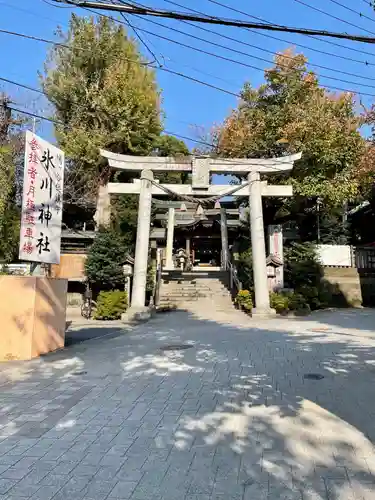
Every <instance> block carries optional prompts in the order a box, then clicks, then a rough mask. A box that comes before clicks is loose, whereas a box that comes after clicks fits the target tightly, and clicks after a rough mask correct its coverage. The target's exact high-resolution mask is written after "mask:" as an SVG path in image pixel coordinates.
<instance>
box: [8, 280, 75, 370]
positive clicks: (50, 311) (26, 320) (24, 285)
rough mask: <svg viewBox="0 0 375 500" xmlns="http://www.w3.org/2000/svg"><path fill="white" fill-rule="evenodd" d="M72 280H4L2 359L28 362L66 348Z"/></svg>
mask: <svg viewBox="0 0 375 500" xmlns="http://www.w3.org/2000/svg"><path fill="white" fill-rule="evenodd" d="M67 286H68V281H67V280H64V279H54V278H39V277H33V276H1V277H0V318H1V332H0V360H1V361H6V360H16V359H17V360H27V359H32V358H35V357H37V356H39V355H41V354H46V353H48V352H51V351H55V350H56V349H60V348H62V347H64V343H65V320H66V297H67Z"/></svg>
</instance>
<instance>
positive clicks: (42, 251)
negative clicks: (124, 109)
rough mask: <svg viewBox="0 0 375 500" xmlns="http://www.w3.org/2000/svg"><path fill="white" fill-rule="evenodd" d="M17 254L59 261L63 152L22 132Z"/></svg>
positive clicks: (44, 260) (24, 257)
mask: <svg viewBox="0 0 375 500" xmlns="http://www.w3.org/2000/svg"><path fill="white" fill-rule="evenodd" d="M23 182H24V184H23V199H22V215H21V217H22V218H21V234H20V251H19V258H20V259H21V260H28V261H33V262H43V263H46V264H58V263H59V262H60V245H61V218H62V198H63V187H64V153H63V152H62V151H61V150H60V149H58V148H56V147H55V146H53V145H52V144H50V143H48V142H47V141H45V140H43V139H41V138H40V137H38V136H36V135H35V134H33V133H31V132H29V131H28V132H26V147H25V165H24V181H23Z"/></svg>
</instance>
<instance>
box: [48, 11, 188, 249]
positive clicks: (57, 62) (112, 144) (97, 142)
mask: <svg viewBox="0 0 375 500" xmlns="http://www.w3.org/2000/svg"><path fill="white" fill-rule="evenodd" d="M60 35H61V38H62V40H63V42H64V46H57V47H55V48H54V49H53V50H52V51H51V53H50V56H49V58H48V61H47V63H46V65H45V73H44V76H43V77H42V82H43V89H44V91H45V92H46V94H47V95H48V98H49V100H50V102H51V103H52V104H53V106H54V109H55V118H56V120H57V121H58V122H59V124H58V125H56V127H55V134H56V138H57V142H58V144H59V146H60V147H61V148H62V149H63V150H64V151H65V153H66V156H67V158H69V161H68V164H67V169H66V175H65V177H66V185H65V193H66V199H65V204H66V206H68V204H69V207H70V211H71V212H72V213H73V215H74V213H75V210H74V206H75V205H82V206H83V207H84V208H86V210H87V211H89V208H90V209H91V210H92V207H94V206H95V201H96V195H97V189H98V186H99V185H100V183H103V182H106V181H108V180H109V178H110V175H111V176H112V180H113V181H118V182H129V181H130V179H131V178H134V177H135V175H134V172H132V173H129V172H116V173H110V172H109V169H108V167H107V164H106V162H105V161H103V160H102V159H101V158H100V152H99V150H100V148H103V149H108V150H110V151H113V152H116V153H122V154H131V155H160V156H180V155H185V154H188V152H189V151H188V149H187V147H186V145H185V144H184V143H183V142H182V141H180V140H178V139H176V138H175V137H171V136H167V135H161V132H162V128H163V127H162V119H161V116H162V114H161V110H160V92H159V89H158V86H157V83H156V80H155V74H154V71H153V70H152V69H151V68H150V67H149V66H148V65H147V62H146V60H145V59H144V58H143V57H142V55H141V54H140V52H139V50H138V47H137V45H136V43H135V41H134V40H133V39H131V38H129V37H128V35H127V33H126V31H125V30H124V27H123V26H119V25H118V24H116V23H115V22H114V21H112V20H110V19H108V18H104V17H100V18H99V19H94V18H81V17H78V16H76V15H72V17H71V20H70V25H69V29H68V31H67V33H65V34H64V33H60ZM157 178H160V180H161V181H164V182H165V181H167V182H172V183H173V182H177V183H180V182H182V181H183V177H182V176H181V175H180V174H178V173H172V174H160V176H157ZM137 211H138V196H132V195H121V196H113V197H112V215H113V223H114V226H115V227H116V229H117V230H119V231H120V232H122V233H123V234H124V235H125V237H126V242H127V246H128V247H131V246H132V245H134V243H135V234H136V227H137Z"/></svg>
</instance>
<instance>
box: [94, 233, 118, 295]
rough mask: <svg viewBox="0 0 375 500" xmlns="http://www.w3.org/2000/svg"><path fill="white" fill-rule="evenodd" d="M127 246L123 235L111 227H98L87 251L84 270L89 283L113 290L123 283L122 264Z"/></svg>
mask: <svg viewBox="0 0 375 500" xmlns="http://www.w3.org/2000/svg"><path fill="white" fill-rule="evenodd" d="M126 253H127V248H126V246H125V243H124V239H123V237H122V236H121V235H120V234H118V233H116V232H115V231H113V230H111V229H100V231H98V233H97V234H96V237H95V240H94V243H93V244H92V246H91V248H90V251H89V253H88V256H87V259H86V263H85V272H86V276H87V278H88V279H89V281H90V283H93V284H94V285H96V286H98V287H100V288H102V289H107V290H108V289H111V290H114V289H116V288H118V287H120V286H123V285H124V273H123V268H122V266H123V264H124V261H125V257H126Z"/></svg>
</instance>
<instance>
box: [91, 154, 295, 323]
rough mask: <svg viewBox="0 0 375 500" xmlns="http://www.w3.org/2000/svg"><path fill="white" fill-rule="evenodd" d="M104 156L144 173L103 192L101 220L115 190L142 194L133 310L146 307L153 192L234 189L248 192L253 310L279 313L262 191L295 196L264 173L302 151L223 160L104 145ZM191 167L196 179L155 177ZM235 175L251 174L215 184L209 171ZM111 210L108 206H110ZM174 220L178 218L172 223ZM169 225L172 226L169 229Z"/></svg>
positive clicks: (282, 168)
mask: <svg viewBox="0 0 375 500" xmlns="http://www.w3.org/2000/svg"><path fill="white" fill-rule="evenodd" d="M100 153H101V155H102V156H103V157H104V158H106V159H107V160H108V163H109V166H110V167H112V168H114V169H117V170H126V171H134V172H141V178H140V179H134V180H133V182H132V183H111V182H110V183H108V184H107V186H102V188H101V191H100V192H99V200H98V217H97V221H98V222H100V221H103V216H104V215H103V214H105V212H106V211H107V215H106V217H108V209H109V206H110V201H109V196H110V195H111V194H139V209H138V226H137V240H136V249H135V265H134V279H133V291H132V302H131V309H132V310H133V311H134V312H138V311H140V312H141V311H142V310H144V307H145V296H146V280H147V265H148V250H149V238H150V224H151V201H152V195H159V196H160V195H162V196H171V193H174V194H175V195H178V196H190V197H195V198H199V199H204V198H206V197H208V198H212V197H216V198H217V199H219V198H222V197H224V196H227V195H228V194H232V195H233V196H248V197H249V207H250V229H251V245H252V258H253V275H254V291H255V306H256V307H255V309H254V310H253V314H255V315H261V316H267V315H271V314H273V313H274V311H273V310H272V309H271V308H270V302H269V293H268V285H267V266H266V247H265V236H264V227H263V209H262V196H277V197H286V196H292V194H293V191H292V186H290V185H268V183H267V181H261V179H260V176H261V174H277V173H283V172H287V171H290V170H292V168H293V165H294V162H295V161H297V160H299V159H300V158H301V154H300V153H299V154H296V155H292V156H285V157H280V158H270V159H242V158H241V159H240V158H239V159H222V158H208V157H195V156H192V157H185V158H183V159H175V158H163V157H149V156H127V155H120V154H116V153H111V152H109V151H105V150H101V152H100ZM176 171H177V172H188V173H191V179H192V182H191V184H161V185H158V183H157V181H154V177H153V172H176ZM211 173H216V174H232V175H239V176H243V177H246V178H247V181H245V184H244V185H243V186H239V187H237V188H236V187H235V189H237V191H236V192H234V193H233V189H234V187H233V186H228V185H212V184H210V174H211ZM106 209H107V210H106ZM170 224H174V221H173V219H172V218H171V220H170V221H169V225H170ZM169 230H170V228H169V227H168V231H169Z"/></svg>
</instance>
